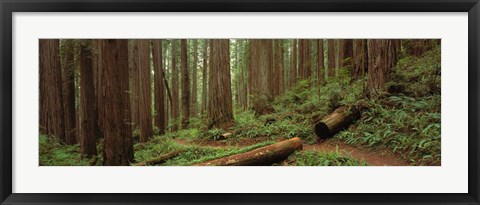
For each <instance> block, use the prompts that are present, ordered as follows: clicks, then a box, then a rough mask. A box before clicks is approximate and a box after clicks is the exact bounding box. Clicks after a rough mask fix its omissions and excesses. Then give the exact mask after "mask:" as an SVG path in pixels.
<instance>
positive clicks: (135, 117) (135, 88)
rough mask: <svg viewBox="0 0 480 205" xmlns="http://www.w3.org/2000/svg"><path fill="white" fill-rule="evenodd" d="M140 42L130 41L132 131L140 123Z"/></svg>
mask: <svg viewBox="0 0 480 205" xmlns="http://www.w3.org/2000/svg"><path fill="white" fill-rule="evenodd" d="M137 41H138V40H129V48H130V49H128V51H129V52H128V54H129V57H128V58H129V59H128V60H129V67H130V69H129V77H130V85H129V86H130V90H129V93H130V104H131V109H130V110H131V112H132V113H131V117H132V130H135V129H136V128H137V127H138V124H139V123H140V116H139V112H138V111H139V105H138V100H139V99H138V98H139V92H140V89H139V88H140V85H139V82H140V79H139V75H138V72H139V71H138V42H137Z"/></svg>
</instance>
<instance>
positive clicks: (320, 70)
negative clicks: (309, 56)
mask: <svg viewBox="0 0 480 205" xmlns="http://www.w3.org/2000/svg"><path fill="white" fill-rule="evenodd" d="M324 64H325V59H324V52H323V39H318V40H317V82H318V84H319V85H321V84H323V83H324V81H325V65H324Z"/></svg>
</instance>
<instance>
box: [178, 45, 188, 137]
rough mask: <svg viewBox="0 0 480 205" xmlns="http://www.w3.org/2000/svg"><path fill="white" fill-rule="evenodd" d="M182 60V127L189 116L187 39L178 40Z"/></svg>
mask: <svg viewBox="0 0 480 205" xmlns="http://www.w3.org/2000/svg"><path fill="white" fill-rule="evenodd" d="M180 44H181V60H182V70H181V72H182V129H187V128H188V120H189V118H190V76H189V74H188V56H187V40H186V39H182V40H180Z"/></svg>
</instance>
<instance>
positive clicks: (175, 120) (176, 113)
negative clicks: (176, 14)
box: [172, 40, 180, 131]
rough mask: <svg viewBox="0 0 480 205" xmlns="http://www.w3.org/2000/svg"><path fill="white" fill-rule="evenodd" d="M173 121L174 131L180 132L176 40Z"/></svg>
mask: <svg viewBox="0 0 480 205" xmlns="http://www.w3.org/2000/svg"><path fill="white" fill-rule="evenodd" d="M172 97H173V100H172V119H173V122H172V123H173V126H172V130H173V131H177V130H178V118H179V117H180V113H179V110H178V108H179V103H178V100H179V99H178V98H179V94H178V69H177V45H176V40H172Z"/></svg>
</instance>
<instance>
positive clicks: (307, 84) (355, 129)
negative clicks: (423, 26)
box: [40, 47, 441, 166]
mask: <svg viewBox="0 0 480 205" xmlns="http://www.w3.org/2000/svg"><path fill="white" fill-rule="evenodd" d="M440 65H441V63H440V47H437V48H434V49H433V50H432V51H429V52H427V53H425V54H424V56H423V57H421V58H414V57H412V56H408V55H405V54H402V55H401V56H400V59H399V61H398V63H397V65H396V67H395V68H394V69H393V73H392V78H391V79H390V82H389V83H388V84H387V88H388V89H387V90H388V93H384V94H382V95H380V96H379V97H377V98H372V99H368V98H366V97H365V93H364V91H365V85H366V80H367V79H366V78H361V79H359V80H353V81H352V80H351V77H350V74H349V73H348V70H349V69H340V70H339V73H338V74H337V75H336V76H335V77H333V78H330V79H328V81H327V82H326V83H325V84H323V85H318V84H317V83H316V82H314V81H313V82H312V81H308V80H304V81H300V82H298V83H297V84H296V85H295V87H293V88H290V89H288V90H287V91H286V92H285V93H284V94H282V95H280V96H278V97H276V98H275V99H274V100H273V101H272V102H271V103H272V108H273V109H272V110H273V111H272V112H271V113H269V114H265V115H256V114H255V113H253V112H252V111H250V110H244V109H241V108H236V109H235V111H234V124H233V126H232V127H230V128H226V129H225V130H223V129H207V127H206V125H205V124H206V123H205V122H206V120H205V118H204V116H201V115H199V116H198V117H194V118H192V119H191V120H190V124H189V129H183V130H179V131H175V132H167V133H166V134H163V135H155V136H153V137H152V138H151V139H150V141H149V142H147V143H139V142H136V143H135V144H134V150H135V152H134V160H135V162H142V161H146V160H150V159H152V158H155V157H158V156H161V155H164V154H166V153H170V152H174V151H176V150H184V152H182V153H181V154H179V155H178V156H176V157H174V158H172V159H170V160H168V161H166V162H165V163H163V164H160V166H189V165H192V164H196V163H201V162H205V161H208V160H212V159H217V158H221V157H226V156H230V155H234V154H239V153H244V152H247V151H250V150H253V149H256V148H260V147H264V146H266V145H270V144H273V143H275V142H278V141H281V140H285V139H290V138H293V137H299V138H301V139H302V141H303V150H299V151H296V152H294V153H292V154H291V155H290V156H289V157H288V158H287V159H286V160H284V161H282V162H279V163H276V164H273V165H277V166H278V165H281V166H283V165H285V166H439V165H441V152H440V150H441V149H440V145H441V138H440V131H441V126H440V123H441V114H440V110H441V106H440V103H441V95H440V93H441V88H440V85H441V82H440V80H441V76H440V72H441V67H440ZM360 99H363V100H366V105H367V107H368V109H366V110H364V111H363V112H362V113H361V117H360V119H358V120H357V121H356V122H354V123H353V124H352V125H350V126H349V127H348V128H347V129H345V130H343V131H341V132H339V133H337V134H335V135H334V136H332V137H331V138H329V139H327V140H325V141H323V142H321V143H317V140H318V138H317V136H316V135H315V133H314V131H313V125H314V124H315V123H316V122H318V121H319V120H321V119H323V118H324V117H325V116H327V115H328V114H330V113H331V112H333V111H334V110H335V109H336V108H338V107H340V106H345V105H352V104H354V103H355V102H357V101H358V100H360ZM155 132H156V133H157V132H158V130H157V129H155ZM227 132H228V133H231V135H230V136H229V137H228V138H227V139H224V140H218V136H220V135H221V134H224V133H227ZM138 133H139V131H138V130H136V131H135V132H134V139H138ZM97 147H98V153H99V154H98V157H97V159H90V160H89V159H85V158H82V156H81V155H80V152H79V150H80V149H79V146H78V145H72V146H65V145H61V144H59V143H58V142H56V141H55V139H53V138H49V137H46V136H40V165H46V166H56V165H63V166H65V165H87V166H88V165H101V163H102V161H103V159H102V154H101V153H102V149H103V145H102V141H101V140H100V141H99V143H98V146H97Z"/></svg>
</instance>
